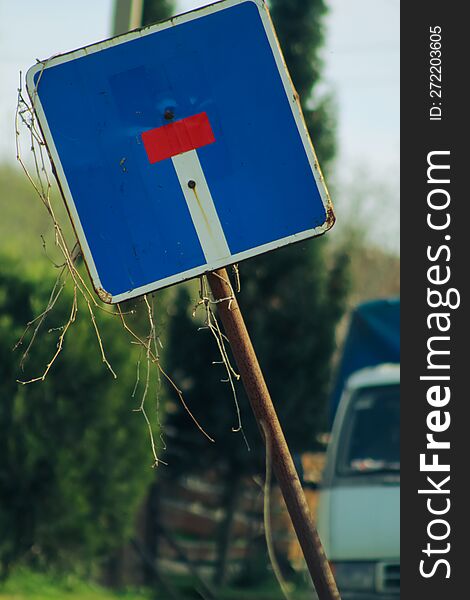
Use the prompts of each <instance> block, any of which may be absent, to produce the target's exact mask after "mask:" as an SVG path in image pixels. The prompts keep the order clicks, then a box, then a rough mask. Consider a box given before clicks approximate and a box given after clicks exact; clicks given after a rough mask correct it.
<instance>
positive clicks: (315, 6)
mask: <svg viewBox="0 0 470 600" xmlns="http://www.w3.org/2000/svg"><path fill="white" fill-rule="evenodd" d="M269 6H270V11H271V16H272V18H273V22H274V25H275V26H276V32H277V35H278V38H279V43H280V45H281V48H282V52H283V54H284V58H285V60H286V64H287V67H288V69H289V71H290V74H291V77H292V81H293V83H294V86H295V88H296V90H297V92H298V94H299V96H300V100H301V103H302V109H303V113H304V117H305V122H306V123H307V128H308V130H309V131H310V135H311V137H312V141H313V145H314V146H315V150H316V152H317V154H318V158H319V160H320V164H321V165H322V168H323V170H324V171H327V168H328V165H329V163H330V162H331V160H332V159H333V158H334V155H335V152H336V139H335V133H336V123H335V117H336V115H335V112H336V110H335V109H336V107H335V103H334V99H333V96H332V95H331V94H328V95H326V96H324V97H317V94H316V93H315V87H316V85H317V84H318V83H319V82H320V81H321V71H322V67H323V61H322V59H321V54H320V50H321V48H322V46H323V43H324V37H325V26H324V17H325V15H326V13H327V6H326V2H325V1H324V0H271V1H270V3H269Z"/></svg>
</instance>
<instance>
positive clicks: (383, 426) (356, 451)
mask: <svg viewBox="0 0 470 600" xmlns="http://www.w3.org/2000/svg"><path fill="white" fill-rule="evenodd" d="M318 529H319V533H320V537H321V539H322V541H323V543H324V545H325V550H326V553H327V556H328V558H329V559H330V562H331V565H332V568H333V572H334V574H335V578H336V581H337V583H338V587H339V590H340V592H341V595H342V598H343V600H397V598H398V597H399V593H400V367H399V365H398V364H381V365H377V366H374V367H369V368H365V369H361V370H359V371H356V372H355V373H354V374H353V375H351V376H350V377H349V379H348V380H347V381H346V384H345V386H344V388H343V393H342V396H341V400H340V403H339V406H338V410H337V411H336V416H335V419H334V424H333V428H332V433H331V441H330V444H329V447H328V452H327V458H326V466H325V471H324V474H323V481H322V485H321V489H320V498H319V512H318Z"/></svg>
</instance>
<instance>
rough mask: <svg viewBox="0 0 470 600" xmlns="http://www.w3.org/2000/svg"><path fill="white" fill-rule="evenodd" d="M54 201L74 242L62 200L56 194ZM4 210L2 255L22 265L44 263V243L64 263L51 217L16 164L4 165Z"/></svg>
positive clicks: (0, 192)
mask: <svg viewBox="0 0 470 600" xmlns="http://www.w3.org/2000/svg"><path fill="white" fill-rule="evenodd" d="M52 201H53V205H54V209H55V211H56V214H57V218H58V219H60V222H61V223H62V222H63V223H64V232H65V234H66V237H67V239H72V237H71V236H72V235H73V234H72V231H71V227H70V225H69V219H68V217H67V214H66V211H65V208H64V205H63V202H62V200H61V199H60V198H59V197H58V194H56V193H54V194H53V197H52ZM0 207H1V214H2V218H1V219H0V252H2V253H6V254H8V255H9V256H10V257H13V258H14V259H15V260H16V261H19V262H20V263H21V264H22V265H24V264H25V263H33V262H34V263H38V262H44V259H46V255H45V253H44V252H43V251H42V245H43V240H44V242H45V244H46V249H47V252H48V255H49V256H50V257H51V258H52V259H53V260H60V256H59V252H58V251H56V250H55V249H54V234H53V225H52V221H51V218H50V216H49V215H48V213H47V211H46V209H45V208H44V206H43V205H42V204H41V200H40V199H39V197H38V196H37V195H36V193H35V192H34V190H33V187H32V185H31V183H30V182H29V181H28V180H27V178H26V176H25V175H24V173H23V171H22V170H21V169H20V168H19V167H18V166H16V165H15V166H13V165H10V164H0ZM0 267H1V265H0Z"/></svg>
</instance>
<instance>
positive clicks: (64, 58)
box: [26, 0, 335, 304]
mask: <svg viewBox="0 0 470 600" xmlns="http://www.w3.org/2000/svg"><path fill="white" fill-rule="evenodd" d="M246 2H251V3H253V4H255V5H256V6H257V8H258V11H259V14H260V17H261V21H262V23H263V26H264V30H265V32H266V35H267V38H268V40H269V44H270V46H271V50H272V52H273V56H274V59H275V61H276V65H277V68H278V70H279V73H280V75H281V79H282V82H283V84H284V89H285V92H286V95H287V98H288V100H289V106H290V107H291V110H292V114H293V116H294V119H295V122H296V124H297V129H298V131H299V134H300V136H301V139H302V143H303V146H304V149H305V152H306V154H307V157H308V160H309V163H310V167H311V169H312V173H313V176H314V178H315V182H316V184H317V188H318V190H319V192H320V196H321V199H322V202H323V206H324V208H325V213H326V219H325V222H324V223H323V225H321V226H318V227H315V228H314V229H308V230H305V231H302V232H300V233H298V234H294V235H290V236H287V237H284V238H281V239H278V240H276V241H274V242H269V243H268V244H263V245H261V246H257V247H255V248H251V249H250V250H246V251H244V252H239V253H237V254H232V255H231V256H230V260H229V262H227V259H221V260H217V261H213V262H211V263H207V264H204V265H201V266H199V267H195V268H193V269H189V270H187V271H183V272H181V273H178V274H177V275H172V276H170V277H165V278H164V279H159V280H158V281H155V282H152V283H149V284H147V285H144V286H141V287H138V288H134V289H131V290H129V291H127V292H123V293H121V294H118V295H116V296H112V295H111V294H110V293H109V292H107V291H105V290H104V288H103V286H102V284H101V281H100V278H99V276H98V271H97V269H96V265H95V261H94V260H93V255H92V253H91V250H90V247H89V245H88V242H87V239H86V236H85V233H84V231H83V227H82V224H81V222H80V218H79V215H78V212H77V209H76V207H75V203H74V201H73V197H72V194H71V191H70V188H69V186H68V182H67V178H66V176H65V173H64V170H63V167H62V163H61V161H60V158H59V154H58V152H57V148H56V146H55V143H54V139H53V137H52V134H51V131H50V129H49V124H48V122H47V119H46V115H45V113H44V110H43V108H42V105H41V101H40V99H39V96H38V94H37V90H36V84H35V82H34V78H35V75H36V74H37V73H41V72H42V71H43V70H44V69H48V68H50V67H53V66H56V65H59V64H62V63H65V62H69V61H71V60H75V59H77V58H81V57H83V56H87V55H88V54H93V53H95V52H100V51H101V50H105V49H106V48H111V47H113V46H118V45H120V44H124V43H126V42H130V41H132V40H134V39H138V38H141V37H144V36H146V35H151V34H153V33H155V32H157V31H163V30H164V29H168V28H169V27H175V26H177V25H181V24H183V23H188V22H190V21H193V20H195V19H198V18H200V17H204V16H207V15H211V14H214V13H216V12H219V11H221V10H225V9H227V8H231V7H233V6H236V5H239V4H244V3H246ZM26 87H27V90H28V94H29V96H30V98H31V102H32V106H33V108H34V111H35V112H36V115H37V118H38V121H39V125H40V127H41V130H42V133H43V135H44V139H45V141H46V144H47V148H48V150H49V153H50V158H51V161H52V163H53V165H54V167H55V173H56V177H57V180H58V182H59V187H60V188H61V191H62V194H63V196H64V199H65V203H66V205H67V209H68V211H69V214H70V218H71V220H72V224H73V227H74V229H75V232H76V235H77V237H78V241H79V243H80V247H81V249H82V252H83V257H84V260H85V263H86V265H87V268H88V271H89V273H90V277H91V280H92V283H93V287H94V288H95V291H96V293H97V294H98V296H99V297H100V298H101V300H103V301H104V302H106V303H109V304H116V303H119V302H123V301H126V300H131V299H132V298H136V297H138V296H142V295H143V294H147V293H150V292H154V291H156V290H158V289H161V288H164V287H168V286H170V285H173V284H175V283H180V282H182V281H186V280H188V279H192V278H195V277H198V276H200V275H203V274H204V273H207V272H209V271H214V270H216V269H219V268H222V267H225V266H228V265H231V264H234V263H237V262H240V261H242V260H245V259H247V258H251V257H253V256H257V255H259V254H263V253H265V252H269V251H271V250H275V249H277V248H281V247H282V246H286V245H289V244H292V243H294V242H298V241H301V240H305V239H308V238H311V237H316V236H319V235H322V234H323V233H325V232H326V231H328V229H330V228H331V227H332V226H333V224H334V222H335V217H334V213H333V205H332V203H331V199H330V196H329V194H328V190H327V189H326V185H325V182H324V178H323V175H322V173H321V169H320V165H319V164H318V160H317V157H316V154H315V150H314V148H313V145H312V141H311V139H310V136H309V134H308V131H307V127H306V124H305V120H304V117H303V114H302V109H301V107H300V102H299V96H298V94H297V92H296V90H295V88H294V86H293V83H292V80H291V78H290V75H289V72H288V70H287V66H286V64H285V61H284V57H283V55H282V51H281V49H280V46H279V41H278V39H277V36H276V33H275V31H274V27H273V24H272V21H271V17H270V15H269V11H268V8H267V6H266V4H265V2H264V0H222V1H221V2H216V3H215V4H211V5H209V6H204V7H202V8H199V9H197V10H193V11H190V12H187V13H184V14H182V15H179V16H177V17H173V18H172V19H170V20H168V21H164V22H162V23H157V24H155V25H150V26H147V27H143V28H141V29H136V30H134V31H131V32H129V33H125V34H123V35H119V36H116V37H113V38H110V39H108V40H104V41H102V42H98V43H96V44H92V45H90V46H86V47H84V48H80V49H79V50H74V51H72V52H67V53H65V54H60V55H57V56H53V57H51V58H49V59H47V60H45V61H41V62H39V63H37V64H36V65H34V66H33V67H31V68H30V69H29V70H28V72H27V74H26Z"/></svg>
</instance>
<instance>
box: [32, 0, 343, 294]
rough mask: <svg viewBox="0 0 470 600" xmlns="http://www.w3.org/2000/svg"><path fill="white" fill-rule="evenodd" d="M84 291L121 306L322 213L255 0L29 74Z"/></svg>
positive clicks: (318, 220)
mask: <svg viewBox="0 0 470 600" xmlns="http://www.w3.org/2000/svg"><path fill="white" fill-rule="evenodd" d="M27 88H28V93H29V95H30V97H31V100H32V102H33V105H34V108H35V111H36V114H37V117H38V121H39V124H40V126H41V129H42V132H43V134H44V137H45V140H46V143H47V146H48V149H49V152H50V155H51V158H52V161H53V163H54V165H55V169H56V173H57V177H58V180H59V183H60V186H61V188H62V192H63V194H64V196H65V200H66V203H67V207H68V210H69V213H70V216H71V219H72V221H73V224H74V227H75V231H76V233H77V236H78V239H79V242H80V245H81V248H82V251H83V255H84V258H85V261H86V264H87V266H88V270H89V272H90V275H91V277H92V280H93V285H94V287H95V289H96V291H97V293H98V294H99V296H100V297H101V298H102V299H103V300H104V301H106V302H112V303H114V302H120V301H123V300H128V299H130V298H133V297H135V296H139V295H141V294H144V293H147V292H150V291H153V290H156V289H158V288H161V287H165V286H167V285H170V284H173V283H176V282H179V281H183V280H186V279H189V278H192V277H195V276H197V275H200V274H202V273H205V272H207V271H211V270H214V269H217V268H220V267H222V266H226V265H229V264H232V263H235V262H238V261H240V260H243V259H245V258H249V257H252V256H255V255H257V254H261V253H262V252H267V251H269V250H273V249H275V248H278V247H280V246H284V245H286V244H290V243H292V242H296V241H298V240H302V239H306V238H309V237H312V236H315V235H319V234H321V233H324V232H325V231H326V230H327V229H329V227H331V225H332V224H333V221H334V217H333V213H332V209H331V206H330V202H329V198H328V194H327V192H326V189H325V186H324V184H323V179H322V176H321V173H320V170H319V166H318V163H317V161H316V158H315V154H314V151H313V147H312V145H311V141H310V138H309V136H308V133H307V130H306V128H305V124H304V121H303V117H302V113H301V110H300V108H299V103H298V98H297V95H296V93H295V90H294V88H293V86H292V83H291V81H290V78H289V74H288V72H287V69H286V66H285V64H284V61H283V58H282V54H281V52H280V49H279V45H278V42H277V39H276V35H275V33H274V30H273V27H272V23H271V20H270V17H269V14H268V10H267V7H266V5H265V3H264V2H263V0H224V1H222V2H219V3H216V4H213V5H210V6H207V7H205V8H202V9H200V10H196V11H193V12H190V13H186V14H184V15H181V16H179V17H176V18H174V19H171V20H170V21H166V22H164V23H159V24H156V25H152V26H150V27H144V28H143V29H140V30H137V31H133V32H131V33H128V34H125V35H121V36H118V37H116V38H112V39H110V40H107V41H104V42H101V43H98V44H94V45H92V46H88V47H86V48H82V49H80V50H76V51H74V52H70V53H68V54H63V55H59V56H56V57H53V58H51V59H49V60H47V61H44V62H42V63H38V64H37V65H35V66H34V67H32V68H31V69H30V70H29V71H28V74H27Z"/></svg>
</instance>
